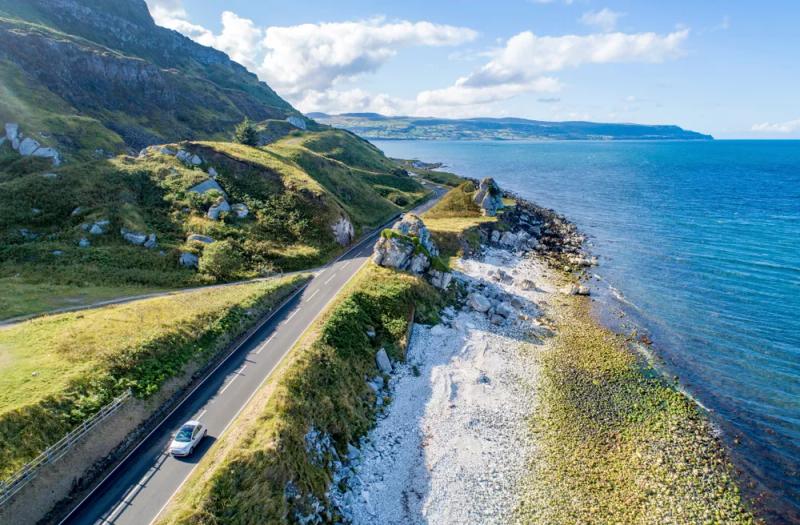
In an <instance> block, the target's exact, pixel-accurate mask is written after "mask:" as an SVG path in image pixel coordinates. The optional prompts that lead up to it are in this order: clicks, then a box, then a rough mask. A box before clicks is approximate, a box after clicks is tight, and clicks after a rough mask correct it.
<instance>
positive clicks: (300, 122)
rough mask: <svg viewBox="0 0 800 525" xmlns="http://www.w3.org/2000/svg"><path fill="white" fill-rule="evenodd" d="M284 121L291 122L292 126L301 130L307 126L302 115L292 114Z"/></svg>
mask: <svg viewBox="0 0 800 525" xmlns="http://www.w3.org/2000/svg"><path fill="white" fill-rule="evenodd" d="M286 122H288V123H289V124H291V125H292V126H294V127H296V128H298V129H302V130H305V129H306V128H307V127H308V126H307V125H306V121H305V119H303V118H302V117H298V116H296V115H292V116H290V117H289V118H287V119H286Z"/></svg>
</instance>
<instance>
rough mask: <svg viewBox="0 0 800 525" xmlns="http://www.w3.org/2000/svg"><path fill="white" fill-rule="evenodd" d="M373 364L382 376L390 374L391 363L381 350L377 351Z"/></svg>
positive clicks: (384, 351)
mask: <svg viewBox="0 0 800 525" xmlns="http://www.w3.org/2000/svg"><path fill="white" fill-rule="evenodd" d="M375 363H376V364H377V365H378V369H379V370H380V371H381V372H383V373H384V374H391V373H392V362H391V361H390V360H389V356H388V355H387V354H386V350H384V349H383V348H381V349H380V350H378V353H377V354H375Z"/></svg>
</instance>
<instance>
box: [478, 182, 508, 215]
mask: <svg viewBox="0 0 800 525" xmlns="http://www.w3.org/2000/svg"><path fill="white" fill-rule="evenodd" d="M473 200H474V202H475V204H477V205H478V206H480V208H481V212H482V213H483V214H484V215H486V216H487V217H494V216H495V215H497V210H500V209H502V207H503V192H502V191H501V190H500V187H499V186H498V185H497V183H496V182H495V181H494V179H493V178H491V177H486V178H485V179H483V180H482V181H481V183H480V186H479V187H478V191H477V192H476V193H475V196H474V197H473Z"/></svg>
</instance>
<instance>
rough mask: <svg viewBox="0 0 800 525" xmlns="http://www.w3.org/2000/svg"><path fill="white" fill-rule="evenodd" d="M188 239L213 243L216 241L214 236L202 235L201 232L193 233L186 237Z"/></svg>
mask: <svg viewBox="0 0 800 525" xmlns="http://www.w3.org/2000/svg"><path fill="white" fill-rule="evenodd" d="M186 240H187V241H189V242H192V241H196V242H202V243H204V244H211V243H212V242H214V239H213V237H209V236H208V235H200V234H199V233H193V234H191V235H189V237H187V238H186Z"/></svg>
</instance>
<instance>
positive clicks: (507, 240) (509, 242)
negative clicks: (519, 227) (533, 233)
mask: <svg viewBox="0 0 800 525" xmlns="http://www.w3.org/2000/svg"><path fill="white" fill-rule="evenodd" d="M500 244H502V245H504V246H515V245H516V244H517V236H516V235H515V234H513V233H511V232H505V233H504V234H503V236H502V237H500Z"/></svg>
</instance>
